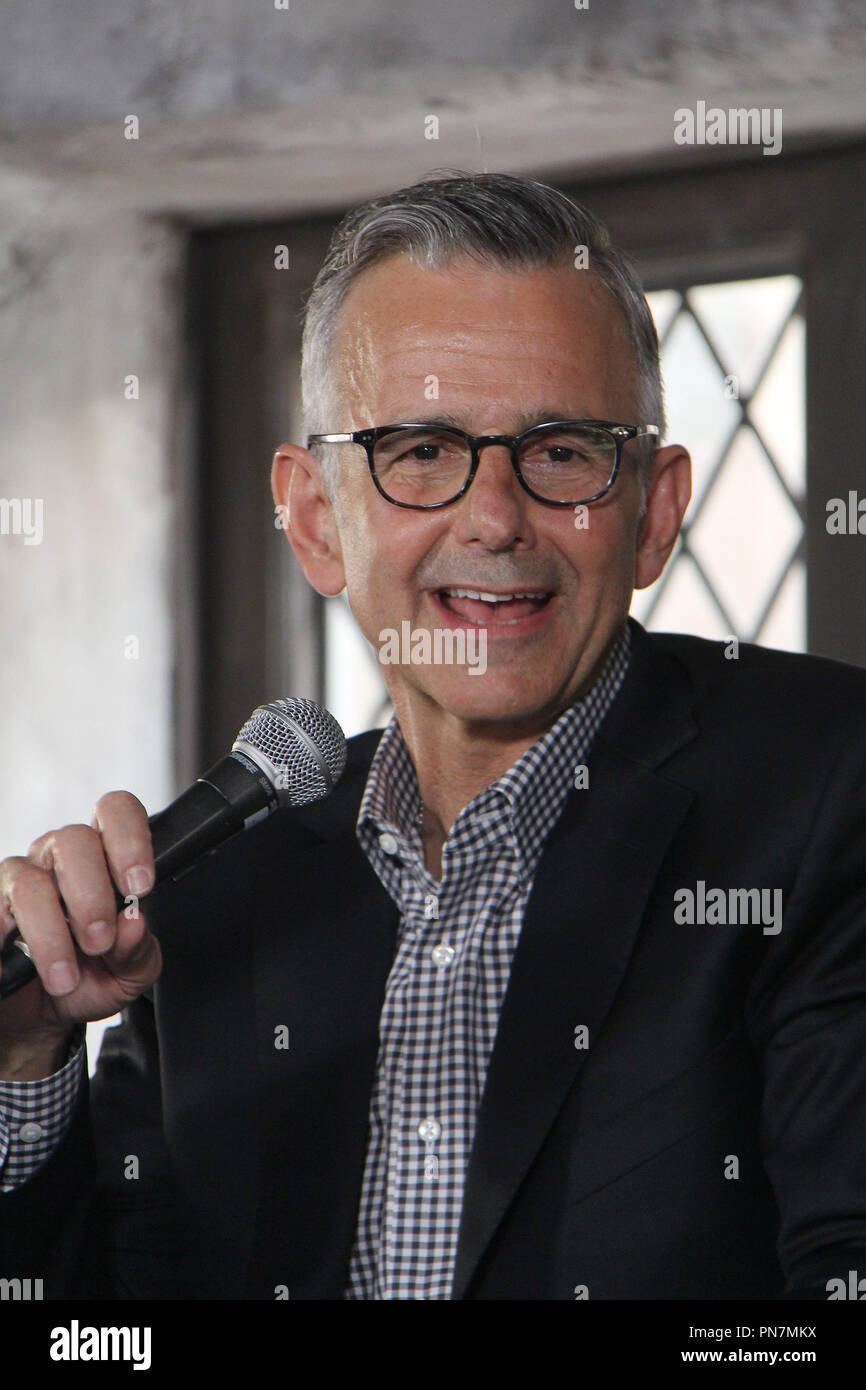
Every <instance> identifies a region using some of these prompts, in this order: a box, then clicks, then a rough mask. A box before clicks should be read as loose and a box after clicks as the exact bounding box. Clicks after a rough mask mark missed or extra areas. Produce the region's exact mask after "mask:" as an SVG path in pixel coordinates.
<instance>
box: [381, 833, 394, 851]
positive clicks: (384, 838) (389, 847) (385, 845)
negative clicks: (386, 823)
mask: <svg viewBox="0 0 866 1390" xmlns="http://www.w3.org/2000/svg"><path fill="white" fill-rule="evenodd" d="M379 845H380V846H381V848H382V850H383V852H384V853H385V854H396V853H397V849H398V845H397V840H396V837H395V836H394V835H392V834H391V832H390V830H384V831H383V832H382V834H381V835H380V836H379Z"/></svg>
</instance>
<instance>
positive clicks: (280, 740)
mask: <svg viewBox="0 0 866 1390" xmlns="http://www.w3.org/2000/svg"><path fill="white" fill-rule="evenodd" d="M235 749H237V751H238V752H240V753H244V754H246V755H247V757H251V758H252V759H253V761H254V762H256V763H257V764H258V766H259V767H261V768H262V770H263V771H264V772H265V773H266V774H267V775H268V777H269V778H270V780H271V781H272V782H273V785H274V786H275V787H276V789H277V791H278V793H279V797H280V801H281V802H282V803H283V804H288V805H291V806H300V805H303V804H304V803H305V802H307V801H318V800H320V798H321V797H323V796H327V795H328V792H330V791H331V790H332V788H333V787H334V785H335V783H337V782H338V781H339V780H340V778H341V777H342V775H343V768H344V767H345V766H346V739H345V737H344V735H343V730H342V729H341V728H340V726H339V724H338V723H337V721H336V719H335V718H334V716H333V715H332V714H330V713H329V711H328V710H326V709H322V706H321V705H317V704H316V703H315V701H313V700H301V699H297V700H273V701H272V702H271V703H270V704H267V705H260V706H259V708H258V709H255V710H253V712H252V714H251V715H250V717H249V719H248V720H247V722H246V724H244V726H243V728H242V729H241V730H240V732H239V733H238V736H237V738H236V739H235V741H234V744H233V745H232V751H234V750H235Z"/></svg>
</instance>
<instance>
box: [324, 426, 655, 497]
mask: <svg viewBox="0 0 866 1390" xmlns="http://www.w3.org/2000/svg"><path fill="white" fill-rule="evenodd" d="M585 425H592V426H593V427H594V428H595V429H602V430H604V431H605V432H606V433H607V434H609V435H610V436H611V438H612V439H613V441H614V445H615V447H616V456H615V458H614V461H613V466H612V468H611V472H610V477H609V478H608V480H607V482H606V483H605V485H604V487H603V488H601V490H600V491H599V492H596V493H593V495H592V497H579V498H576V499H575V501H573V502H557V501H555V500H554V499H553V498H551V497H542V496H541V495H540V494H539V493H537V492H533V490H532V488H531V487H530V486H529V484H528V483H527V481H526V479H525V478H524V476H523V474H522V473H521V471H520V462H519V458H518V450H519V449H520V447H521V445H522V444H523V443H524V441H525V440H527V439H529V438H531V437H532V435H534V434H540V433H541V432H542V431H543V430H551V429H573V428H574V427H575V426H585ZM425 429H426V430H432V429H439V430H443V431H447V432H448V433H449V434H455V435H458V436H459V437H460V438H461V439H463V440H465V441H466V443H467V444H468V445H469V449H470V455H471V462H470V465H469V472H468V473H467V475H466V479H465V481H464V483H463V486H462V487H461V489H460V491H459V492H455V494H454V496H453V497H448V498H446V499H445V501H444V502H398V501H396V499H395V498H393V497H389V496H388V494H387V492H386V491H385V489H384V488H383V487H382V484H381V482H380V481H379V479H378V477H377V476H376V467H375V461H374V458H373V450H374V448H375V446H376V444H377V443H378V441H379V440H380V439H384V437H385V436H386V435H388V434H394V433H395V432H396V431H397V430H425ZM658 434H659V427H658V425H620V424H617V423H616V422H615V421H613V420H549V421H547V422H546V423H545V424H541V425H533V426H532V427H531V428H530V429H528V430H524V431H523V433H522V434H479V435H471V434H467V433H466V431H465V430H461V429H458V428H457V426H456V425H442V424H439V423H438V421H436V420H423V421H418V422H414V423H412V422H409V423H407V424H405V425H379V426H377V427H376V428H375V429H365V430H353V431H352V433H351V434H310V435H308V436H307V448H310V447H311V446H312V445H314V444H360V445H362V446H363V448H364V449H365V450H366V452H367V462H368V464H369V467H370V477H371V478H372V479H373V483H374V485H375V487H376V490H377V492H379V493H380V495H381V496H382V497H384V499H385V501H386V502H390V503H391V506H392V507H403V508H405V509H406V510H407V511H412V512H432V511H436V510H437V509H438V508H439V507H450V506H451V504H452V502H457V501H459V499H460V498H461V497H463V496H465V494H466V493H467V492H468V491H469V488H470V486H471V484H472V479H473V478H474V477H475V474H476V473H477V472H478V465H479V462H480V458H481V450H482V449H484V448H486V447H487V445H488V444H501V445H504V446H505V448H507V449H508V450H509V452H510V454H511V467H512V468H513V469H514V473H515V476H516V478H517V481H518V482H519V484H520V486H521V487H522V488H523V490H524V492H527V493H528V494H529V496H530V497H532V498H534V499H535V501H536V502H541V503H542V504H543V505H544V506H545V507H586V506H589V504H590V503H591V502H597V501H598V500H599V498H601V497H604V495H605V493H607V492H610V489H611V488H612V487H613V485H614V483H615V482H616V478H617V474H618V473H619V466H620V462H621V460H622V446H623V444H625V443H626V441H627V440H629V439H640V438H643V437H644V436H646V435H658Z"/></svg>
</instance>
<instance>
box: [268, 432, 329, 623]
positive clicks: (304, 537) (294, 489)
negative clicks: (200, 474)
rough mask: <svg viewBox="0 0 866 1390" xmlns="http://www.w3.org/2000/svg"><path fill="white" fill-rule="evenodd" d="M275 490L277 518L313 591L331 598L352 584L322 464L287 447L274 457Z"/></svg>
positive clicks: (302, 451) (296, 446)
mask: <svg viewBox="0 0 866 1390" xmlns="http://www.w3.org/2000/svg"><path fill="white" fill-rule="evenodd" d="M271 489H272V491H273V494H274V504H275V507H276V516H277V519H278V522H279V524H280V525H281V526H282V528H283V530H284V531H285V533H286V538H287V540H288V542H289V545H290V546H291V547H292V549H293V550H294V552H295V555H296V556H297V559H298V563H299V565H300V566H301V569H302V570H303V571H304V574H305V575H306V576H307V579H308V580H309V581H310V583H311V584H312V586H313V588H314V589H316V590H318V592H319V593H320V594H325V595H327V596H328V597H331V596H332V595H333V594H339V593H341V592H342V590H343V589H344V588H345V586H346V574H345V570H344V568H343V554H342V550H341V548H340V538H339V535H338V532H337V527H336V524H335V521H334V509H333V505H332V503H331V500H330V498H329V496H328V493H327V489H326V487H325V480H324V477H323V475H322V469H321V465H320V463H319V461H318V459H316V458H315V457H314V456H313V455H312V454H311V453H310V452H309V450H307V449H302V448H301V447H300V445H299V444H281V445H280V447H279V448H278V449H277V452H276V453H275V454H274V463H273V467H272V469H271Z"/></svg>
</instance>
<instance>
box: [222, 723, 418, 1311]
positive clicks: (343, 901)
mask: <svg viewBox="0 0 866 1390" xmlns="http://www.w3.org/2000/svg"><path fill="white" fill-rule="evenodd" d="M378 738H379V733H375V734H373V735H365V736H364V737H363V738H362V739H359V740H355V741H353V744H352V745H350V759H351V762H352V764H354V766H350V767H348V768H347V771H346V774H345V775H344V778H343V780H342V781H341V783H340V784H339V786H338V787H337V788H336V790H335V791H334V792H333V793H332V795H331V796H330V797H328V798H327V799H326V800H325V801H323V802H321V803H318V804H316V805H314V806H309V807H305V808H301V809H300V810H295V811H292V812H287V813H286V815H287V816H290V817H291V821H292V824H291V827H289V830H290V833H288V834H286V833H285V831H284V832H283V834H282V836H281V845H282V848H281V849H280V846H279V845H278V846H276V849H277V850H278V851H279V852H275V853H271V854H270V855H269V858H268V862H267V864H265V865H263V868H262V872H261V873H260V875H259V887H258V894H257V897H258V904H257V923H256V952H255V956H256V958H255V1018H256V1028H257V1039H256V1046H257V1060H258V1078H259V1080H258V1087H257V1089H256V1098H257V1103H258V1105H259V1116H258V1131H259V1136H260V1142H259V1186H258V1191H259V1206H258V1214H257V1220H256V1223H255V1234H254V1238H253V1250H252V1252H251V1254H252V1258H251V1260H250V1264H249V1268H250V1270H251V1271H252V1272H253V1275H252V1277H253V1278H254V1280H255V1287H253V1286H252V1285H251V1286H250V1288H249V1291H248V1293H247V1296H248V1297H253V1298H262V1297H265V1298H271V1299H273V1298H274V1297H275V1296H278V1295H275V1293H274V1290H275V1289H277V1288H283V1289H285V1290H286V1291H287V1294H288V1297H290V1298H292V1299H295V1298H301V1299H310V1298H340V1297H342V1294H343V1287H344V1284H345V1278H346V1270H347V1265H348V1259H349V1255H350V1252H351V1248H352V1243H353V1240H354V1235H355V1228H356V1224H357V1217H358V1206H359V1202H360V1196H361V1182H362V1178H363V1171H364V1162H365V1157H366V1148H367V1127H368V1110H369V1104H370V1093H371V1090H372V1087H373V1082H374V1077H375V1069H376V1058H377V1053H378V1037H379V1014H380V1012H381V1008H382V1003H383V1000H384V993H385V984H386V981H387V978H388V973H389V971H390V969H391V964H392V961H393V955H394V947H395V940H396V931H397V925H398V914H397V909H396V907H395V905H394V903H393V902H392V900H391V898H390V897H389V896H388V894H387V893H386V891H385V889H384V888H383V887H382V885H381V883H380V882H379V879H378V878H377V877H376V875H375V874H374V873H373V870H372V869H371V867H370V865H369V863H368V862H367V859H366V858H365V856H364V855H363V852H362V851H361V849H360V846H359V845H358V842H357V839H356V836H355V829H354V827H355V820H356V818H357V813H358V806H359V804H360V799H361V794H362V791H363V786H364V781H365V778H366V772H367V769H368V767H369V762H370V757H371V756H372V752H373V750H374V749H375V745H376V742H377V741H378ZM278 815H279V813H278ZM273 819H274V820H277V819H278V817H274V818H273ZM305 832H306V833H305ZM280 1030H284V1031H282V1032H281V1031H280Z"/></svg>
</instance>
